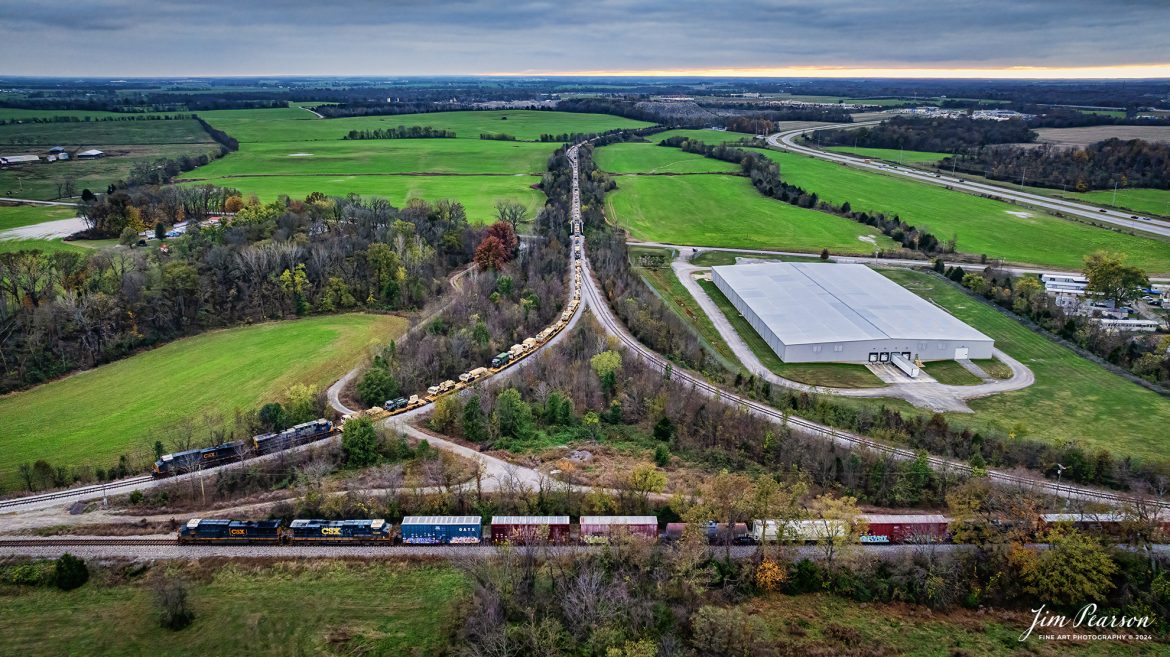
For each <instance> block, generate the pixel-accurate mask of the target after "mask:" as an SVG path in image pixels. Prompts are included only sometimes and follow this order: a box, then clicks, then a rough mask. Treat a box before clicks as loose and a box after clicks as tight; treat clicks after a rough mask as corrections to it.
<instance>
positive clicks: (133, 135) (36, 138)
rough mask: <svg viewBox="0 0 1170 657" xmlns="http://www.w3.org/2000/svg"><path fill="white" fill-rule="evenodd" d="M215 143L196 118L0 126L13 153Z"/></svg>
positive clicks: (0, 133)
mask: <svg viewBox="0 0 1170 657" xmlns="http://www.w3.org/2000/svg"><path fill="white" fill-rule="evenodd" d="M211 141H212V140H211V137H210V136H208V134H207V133H206V132H205V131H204V130H203V128H202V127H201V126H200V125H199V123H198V122H196V121H195V120H194V119H173V120H159V121H153V120H147V121H93V122H78V123H21V124H8V125H0V145H3V146H4V147H5V148H7V149H10V150H11V149H12V148H13V147H14V146H16V147H18V148H19V147H30V148H41V150H47V149H48V148H51V147H53V146H64V147H66V148H69V149H71V150H72V149H74V148H79V147H85V148H90V147H91V146H93V145H98V144H208V143H211ZM42 147H43V148H42ZM41 155H43V154H41Z"/></svg>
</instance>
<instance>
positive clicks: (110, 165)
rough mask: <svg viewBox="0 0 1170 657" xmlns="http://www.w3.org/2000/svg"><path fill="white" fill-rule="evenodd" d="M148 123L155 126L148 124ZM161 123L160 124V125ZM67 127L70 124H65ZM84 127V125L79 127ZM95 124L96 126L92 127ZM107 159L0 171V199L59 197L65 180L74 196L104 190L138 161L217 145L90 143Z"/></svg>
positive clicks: (205, 150)
mask: <svg viewBox="0 0 1170 657" xmlns="http://www.w3.org/2000/svg"><path fill="white" fill-rule="evenodd" d="M151 123H156V122H154V121H152V122H151ZM160 123H161V122H160ZM65 125H70V124H65ZM82 125H84V124H82ZM93 125H99V124H93ZM90 146H94V147H96V148H98V149H100V150H103V151H105V152H106V153H107V154H108V156H107V157H103V158H101V159H98V160H69V161H67V162H53V163H45V162H41V163H39V164H30V165H24V166H19V167H12V168H10V169H6V170H4V171H0V196H7V197H14V198H28V199H34V200H39V201H49V200H54V199H57V198H59V196H58V194H59V193H58V188H57V185H58V184H59V183H62V182H64V180H65V179H66V178H73V180H74V181H75V187H76V191H75V193H76V194H78V195H80V194H81V190H83V189H85V188H87V187H88V188H90V189H93V190H100V191H104V190H105V188H106V186H107V185H109V184H110V183H112V182H116V181H118V180H122V179H124V178H125V177H126V176H127V175H129V173H130V171H131V170H132V169H133V168H134V166H135V165H136V164H138V163H139V162H145V163H147V164H153V163H154V162H156V161H158V160H159V159H160V158H170V159H176V158H178V157H179V156H181V155H200V154H204V153H206V154H208V155H213V154H214V153H216V152H218V150H219V145H218V144H212V143H199V144H90Z"/></svg>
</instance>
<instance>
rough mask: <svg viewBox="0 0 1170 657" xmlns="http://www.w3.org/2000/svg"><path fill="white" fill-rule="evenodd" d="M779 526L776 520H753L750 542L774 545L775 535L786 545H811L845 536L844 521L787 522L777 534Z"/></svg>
mask: <svg viewBox="0 0 1170 657" xmlns="http://www.w3.org/2000/svg"><path fill="white" fill-rule="evenodd" d="M777 527H780V524H779V523H778V522H777V521H776V520H755V521H753V522H752V532H751V537H752V540H753V541H755V542H757V543H775V542H776V540H777V538H778V537H777V534H778V533H779V539H780V540H782V541H784V542H786V543H813V542H817V541H823V540H825V539H826V538H828V537H830V536H837V535H841V536H844V535H845V534H846V529H847V527H846V525H845V521H844V520H789V521H786V522H784V523H783V531H782V532H777V531H776V530H777Z"/></svg>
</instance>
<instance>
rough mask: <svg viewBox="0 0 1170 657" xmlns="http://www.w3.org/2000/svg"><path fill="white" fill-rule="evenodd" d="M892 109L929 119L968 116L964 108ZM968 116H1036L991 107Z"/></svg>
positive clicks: (985, 118)
mask: <svg viewBox="0 0 1170 657" xmlns="http://www.w3.org/2000/svg"><path fill="white" fill-rule="evenodd" d="M894 111H895V112H897V113H898V114H906V115H909V116H918V117H924V118H931V119H961V118H964V117H966V116H968V114H967V110H965V109H946V108H942V107H933V106H924V107H910V108H906V109H900V110H894ZM970 117H971V118H972V119H975V120H977V121H1008V120H1011V119H1019V120H1021V121H1024V120H1027V119H1033V118H1036V115H1035V114H1024V113H1022V112H1017V111H1015V110H1005V109H991V110H975V111H974V112H972V113H971V114H970Z"/></svg>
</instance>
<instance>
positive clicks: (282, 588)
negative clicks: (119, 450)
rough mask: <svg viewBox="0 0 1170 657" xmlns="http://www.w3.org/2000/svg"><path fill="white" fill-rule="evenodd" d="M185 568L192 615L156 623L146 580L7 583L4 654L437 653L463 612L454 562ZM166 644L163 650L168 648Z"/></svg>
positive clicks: (0, 631) (461, 582)
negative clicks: (180, 621)
mask: <svg viewBox="0 0 1170 657" xmlns="http://www.w3.org/2000/svg"><path fill="white" fill-rule="evenodd" d="M154 568H155V569H164V568H169V569H171V570H172V571H173V572H174V573H175V576H182V575H184V574H186V575H188V579H189V580H190V584H189V597H188V600H189V603H190V605H191V608H192V610H193V611H194V613H195V621H194V623H193V624H192V625H191V626H190V627H187V628H184V629H183V630H180V631H177V632H174V631H171V630H166V629H162V628H160V627H159V624H158V620H157V618H158V611H157V609H158V608H157V606H156V603H155V601H154V599H153V593H152V589H151V585H150V579H149V577H145V578H137V579H131V580H130V581H128V582H120V583H112V582H110V583H105V582H101V581H90V582H89V583H87V584H85V585H84V586H82V587H81V588H79V589H77V590H74V591H70V592H62V591H59V590H57V589H55V588H53V589H49V588H30V587H23V588H21V587H16V586H4V587H2V588H0V593H2V594H0V615H2V616H3V617H4V619H5V620H4V622H3V623H0V643H2V644H3V645H4V652H5V654H11V655H22V656H23V657H36V656H41V655H43V656H45V657H50V656H52V657H56V656H58V655H106V656H123V655H127V656H128V655H161V654H165V655H168V657H183V656H186V655H191V656H204V655H243V654H247V655H255V656H256V657H294V656H300V655H366V656H370V657H373V656H375V655H385V656H387V657H391V656H398V655H419V656H426V655H441V654H446V652H445V650H444V647H445V646H446V645H447V642H448V637H449V634H450V632H451V631H452V630H453V629H454V628H455V626H456V625H457V623H458V621H459V619H458V616H457V611H458V605H459V603H460V601H461V600H462V599H463V598H464V596H465V595H466V592H467V589H468V586H467V580H466V579H465V578H464V576H463V575H462V574H461V573H460V572H459V571H458V570H456V569H455V568H452V567H450V566H447V565H422V564H413V563H372V564H358V563H346V562H341V561H317V562H307V561H299V562H279V563H275V564H272V565H268V566H260V565H245V564H226V565H222V566H217V565H213V564H211V563H204V564H198V565H187V566H185V567H184V568H183V570H179V568H178V567H177V566H173V565H159V566H155V567H154ZM163 646H165V648H164V647H163Z"/></svg>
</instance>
